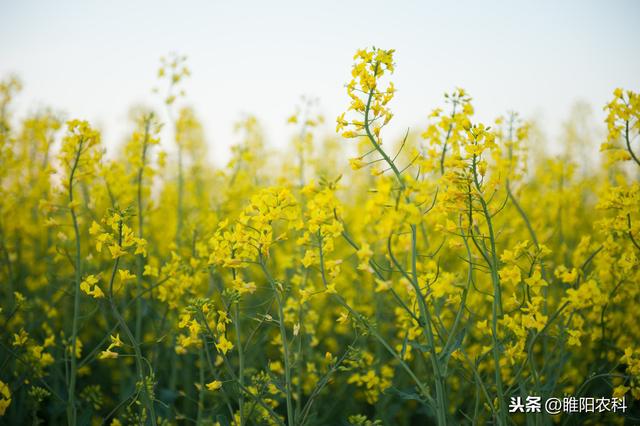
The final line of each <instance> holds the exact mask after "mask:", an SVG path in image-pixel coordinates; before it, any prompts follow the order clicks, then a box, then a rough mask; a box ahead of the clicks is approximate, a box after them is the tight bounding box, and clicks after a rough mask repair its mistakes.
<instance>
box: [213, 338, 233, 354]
mask: <svg viewBox="0 0 640 426" xmlns="http://www.w3.org/2000/svg"><path fill="white" fill-rule="evenodd" d="M216 349H217V350H218V352H221V353H222V354H223V355H226V354H227V352H229V351H230V350H231V349H233V344H232V343H231V342H230V341H228V340H227V338H226V337H225V335H224V334H222V335H221V336H220V337H219V338H218V343H216Z"/></svg>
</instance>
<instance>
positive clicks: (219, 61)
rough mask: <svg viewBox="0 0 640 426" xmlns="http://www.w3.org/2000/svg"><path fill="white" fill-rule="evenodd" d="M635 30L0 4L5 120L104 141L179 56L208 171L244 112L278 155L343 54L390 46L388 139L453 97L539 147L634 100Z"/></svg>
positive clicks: (585, 19) (614, 4) (511, 4)
mask: <svg viewBox="0 0 640 426" xmlns="http://www.w3.org/2000/svg"><path fill="white" fill-rule="evenodd" d="M639 21H640V2H639V1H598V2H596V1H539V0H538V1H521V2H516V1H456V2H449V1H444V0H441V1H439V2H427V1H424V2H400V1H395V2H391V1H381V2H378V1H372V0H369V1H366V2H360V1H325V0H323V1H315V2H305V1H300V0H298V1H286V2H285V1H272V2H268V1H255V2H249V1H227V2H218V1H207V2H205V1H187V0H185V1H159V0H154V1H147V0H135V1H134V0H128V1H121V0H110V1H104V0H103V1H95V0H82V1H80V0H78V1H62V0H61V1H32V0H21V1H7V0H0V77H4V76H6V75H7V74H9V73H16V74H18V75H19V76H20V77H21V79H22V80H23V83H24V85H25V90H24V91H23V92H22V94H21V95H20V97H19V100H18V104H17V105H18V113H19V114H18V115H19V116H20V114H24V113H25V112H27V111H33V110H37V109H38V108H41V107H43V106H51V107H53V108H54V109H56V110H59V111H63V112H65V113H66V114H67V117H78V118H84V119H88V120H90V121H92V122H93V123H95V124H96V125H97V126H99V127H100V128H101V129H102V130H103V138H104V140H105V141H106V143H107V144H109V145H113V144H115V143H119V142H120V141H121V140H122V139H123V138H124V137H125V136H126V133H127V130H128V129H129V124H128V121H127V111H128V110H129V107H130V106H131V105H132V104H136V103H141V102H142V103H147V104H151V105H156V106H159V107H160V106H161V104H160V100H159V99H158V97H157V96H154V95H152V94H151V88H152V87H153V86H155V85H156V83H157V82H156V72H157V68H158V65H159V57H160V56H162V55H166V54H167V53H168V52H172V51H174V52H179V53H183V54H186V55H187V56H188V58H189V59H188V64H189V66H190V68H191V70H192V73H193V75H192V77H191V79H190V80H189V81H188V82H187V84H186V85H185V88H186V91H187V101H188V103H189V104H191V105H192V106H193V107H194V108H195V109H196V112H197V113H198V115H199V117H200V118H201V119H202V121H203V122H204V125H205V130H206V134H207V140H208V143H209V146H210V147H211V152H212V154H211V155H212V158H215V159H216V160H218V162H221V161H222V160H224V159H226V158H228V147H229V145H230V144H231V143H232V142H234V141H236V140H237V138H236V137H235V136H234V135H233V132H232V125H233V123H234V122H235V121H236V120H237V119H238V118H240V117H241V116H242V114H243V113H252V114H255V115H257V116H258V118H259V119H260V120H261V121H262V123H263V125H264V127H265V129H266V131H267V136H268V139H269V141H270V143H271V144H272V145H273V146H274V147H278V146H283V145H284V144H285V143H286V141H287V140H288V137H289V135H290V134H291V133H292V129H291V128H290V127H288V126H287V125H286V124H285V121H286V118H287V117H288V115H290V114H291V113H292V112H293V110H294V108H295V105H296V104H297V103H298V101H299V98H300V96H301V95H310V96H315V97H319V98H320V104H321V109H322V111H323V112H324V113H325V115H326V116H327V119H328V122H329V123H328V125H327V130H328V131H333V127H334V123H335V121H334V120H335V117H336V116H337V115H338V114H339V113H340V112H342V111H343V110H344V108H345V107H346V106H347V104H348V98H347V96H346V93H345V90H344V84H345V83H347V81H348V80H349V76H350V67H351V63H352V56H353V53H354V52H355V50H356V49H358V48H361V47H366V46H371V45H375V46H378V47H382V48H387V49H388V48H394V49H396V50H397V53H396V64H397V71H396V73H395V74H394V76H393V80H394V81H395V84H396V87H397V89H398V92H397V95H396V98H395V99H394V100H393V102H392V104H391V106H392V109H393V111H394V112H395V115H396V116H395V118H394V124H393V126H392V127H391V128H390V129H389V131H390V132H391V134H392V135H394V134H397V135H399V134H401V133H402V132H403V130H404V129H406V128H407V127H411V128H412V129H422V128H423V127H424V126H425V122H426V116H427V114H428V113H429V112H430V111H431V110H432V109H433V108H435V107H437V106H442V105H443V98H442V95H443V93H444V92H445V91H450V90H451V89H453V88H454V87H456V86H460V87H464V88H465V89H467V91H469V92H470V93H471V95H472V96H473V98H474V100H475V102H474V104H475V107H476V111H477V117H478V118H479V119H481V120H486V121H488V120H491V119H492V118H493V117H495V116H497V115H500V114H504V113H505V112H506V111H509V110H516V111H519V112H520V113H521V114H522V115H523V116H524V117H535V118H536V119H538V120H539V121H540V123H541V125H542V127H543V129H544V130H545V132H546V133H547V134H548V135H549V136H550V137H553V136H554V135H556V134H558V132H559V129H560V125H561V123H562V121H563V120H564V119H565V118H566V117H567V115H568V113H569V110H570V108H571V105H572V104H573V103H574V102H575V101H577V100H584V101H587V102H588V103H589V104H591V105H592V106H593V108H594V111H595V112H596V117H597V118H598V119H601V118H602V111H601V108H602V106H603V105H604V103H605V102H607V100H609V99H610V97H611V92H612V91H613V89H614V88H615V87H619V86H620V87H624V88H629V89H633V90H639V89H640V48H639V47H638V46H639V42H640V25H639V24H638V22H639Z"/></svg>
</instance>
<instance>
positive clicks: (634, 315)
mask: <svg viewBox="0 0 640 426" xmlns="http://www.w3.org/2000/svg"><path fill="white" fill-rule="evenodd" d="M394 53H395V52H394V50H384V49H379V48H365V49H362V50H358V51H357V52H356V53H355V56H354V58H353V64H348V63H345V64H344V79H345V81H346V82H347V84H346V87H345V93H344V113H343V114H341V115H340V116H339V117H338V118H337V120H336V122H335V123H336V129H335V130H336V132H335V133H329V134H327V132H325V131H324V130H322V129H323V128H324V127H323V126H322V123H323V122H324V119H323V117H321V116H319V115H318V113H317V112H316V109H315V108H314V106H313V103H312V102H303V103H301V104H300V105H299V106H298V107H297V108H296V107H295V105H293V106H292V108H291V110H292V111H294V113H293V114H292V115H291V117H290V118H289V119H288V121H289V123H290V124H289V125H290V127H291V129H292V130H293V132H294V133H295V135H296V136H295V138H293V140H291V141H290V144H289V145H288V146H287V148H286V149H282V150H279V151H277V152H273V151H272V150H270V149H268V148H267V146H266V145H265V142H264V140H265V138H264V133H263V130H262V128H261V125H260V122H259V120H258V119H257V118H256V117H253V116H247V117H246V118H244V119H243V120H242V121H240V122H238V123H237V124H236V131H237V135H238V138H239V141H240V142H238V143H237V144H235V145H234V146H233V147H232V157H231V160H230V161H229V162H228V164H227V165H226V166H225V167H222V168H215V167H213V166H211V165H210V164H209V163H208V162H207V161H206V158H207V155H206V149H207V146H206V144H205V142H204V134H203V128H202V124H201V122H200V121H199V118H198V115H197V113H196V111H194V110H193V109H191V108H188V107H180V105H181V104H182V103H181V102H180V99H181V98H182V97H183V96H185V95H184V93H183V83H184V81H185V79H187V78H189V76H190V71H189V68H188V67H187V63H186V61H185V58H184V57H181V56H171V57H168V58H165V59H163V61H162V63H161V68H160V71H159V73H158V74H159V85H160V90H159V93H162V96H163V102H164V109H162V110H158V111H152V110H142V109H140V110H136V111H135V113H134V114H133V120H132V122H131V126H130V137H129V139H128V142H127V143H126V144H124V145H121V146H109V149H108V150H107V149H106V148H105V146H104V144H103V143H102V142H101V134H100V132H99V131H98V130H97V127H96V125H95V124H93V123H90V122H87V121H83V120H79V119H71V120H68V121H63V120H62V119H61V118H60V117H59V116H58V115H57V114H55V113H52V112H48V111H44V112H43V111H41V112H39V113H37V114H31V115H28V116H25V117H18V116H16V115H15V114H14V113H13V103H12V102H13V100H14V99H15V97H16V96H17V95H18V93H19V91H20V90H21V83H20V81H18V80H17V79H16V78H7V79H5V80H3V82H2V83H1V85H0V111H1V114H2V115H1V116H0V200H1V201H0V283H1V285H0V309H1V310H0V324H2V325H1V329H2V335H1V339H0V365H1V366H2V368H1V369H0V424H6V425H26V424H34V425H35V424H67V425H69V426H76V425H87V424H91V425H112V426H116V425H137V424H145V425H174V424H180V425H182V424H196V425H236V426H244V425H263V424H268V425H287V426H303V425H348V424H351V425H367V426H369V425H428V424H434V425H457V424H474V425H475V424H479V425H481V424H495V425H511V424H527V425H546V424H582V423H588V424H638V423H639V422H640V405H639V403H638V400H640V327H638V323H639V320H640V309H639V306H640V262H639V260H638V259H639V258H640V180H639V178H640V95H639V94H638V93H637V92H634V91H632V90H626V89H620V88H613V87H612V88H611V90H612V94H611V97H610V102H609V103H608V104H607V105H603V107H604V108H605V111H606V117H607V118H606V123H605V125H606V129H607V134H606V138H604V139H603V140H600V141H599V143H601V146H600V154H599V156H600V158H599V159H597V161H596V159H594V158H591V159H590V161H591V162H592V164H583V163H581V161H582V160H581V158H583V157H581V156H579V155H578V154H577V153H578V152H579V151H580V150H581V149H583V148H584V147H582V146H580V145H579V142H578V141H577V140H576V138H572V135H571V132H567V133H566V135H565V137H564V139H563V140H560V141H558V145H559V146H561V152H560V153H559V154H553V155H552V154H549V153H546V152H545V151H544V149H542V148H540V147H539V146H537V145H536V143H535V141H536V138H535V137H533V136H532V135H533V134H534V133H535V131H536V126H535V125H534V124H533V123H530V122H528V121H526V120H524V119H523V118H521V117H520V116H519V115H518V114H517V113H509V114H507V115H505V116H502V117H496V118H495V120H494V121H492V122H487V123H480V122H478V120H477V119H476V118H475V116H474V105H473V100H472V97H471V95H470V94H469V93H467V92H466V91H465V90H464V89H461V88H456V89H454V90H453V91H451V92H450V93H449V94H447V95H445V97H444V98H443V99H442V101H441V103H440V104H439V105H433V106H432V107H433V112H432V114H431V115H430V116H429V117H425V119H424V122H423V124H422V129H420V131H419V132H408V131H407V134H406V135H405V136H404V137H403V138H401V139H400V140H394V139H393V138H391V137H389V136H387V134H386V133H385V130H386V126H387V125H388V124H389V123H391V122H393V120H394V115H393V112H392V111H393V99H394V94H395V92H396V88H395V86H394V82H393V81H394V75H393V73H394V70H395V68H396V67H402V66H403V63H400V62H399V63H396V62H395V60H394ZM349 67H351V69H350V70H349ZM345 81H336V82H335V84H336V85H341V84H343V83H344V82H345ZM403 89H405V90H410V89H411V88H403ZM332 121H333V120H332ZM163 127H164V130H168V132H166V134H169V135H171V138H170V140H162V141H161V135H164V134H165V132H164V130H162V128H163ZM331 127H333V126H331ZM161 142H162V145H163V146H164V147H171V150H170V152H168V153H167V152H164V151H163V148H162V146H161ZM174 148H175V149H174ZM354 153H356V154H354ZM549 401H552V402H553V403H554V404H555V401H559V402H560V404H561V405H560V409H557V410H556V409H554V406H552V405H550V403H549ZM536 404H540V407H538V406H537V405H536ZM582 404H585V405H582ZM588 404H592V405H591V407H590V406H589V405H588ZM605 404H606V406H605ZM620 404H623V405H620ZM590 408H591V410H590ZM625 421H626V423H625Z"/></svg>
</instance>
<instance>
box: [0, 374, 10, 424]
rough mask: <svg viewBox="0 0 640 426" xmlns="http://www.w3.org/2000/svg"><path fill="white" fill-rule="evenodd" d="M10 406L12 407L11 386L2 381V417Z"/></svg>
mask: <svg viewBox="0 0 640 426" xmlns="http://www.w3.org/2000/svg"><path fill="white" fill-rule="evenodd" d="M9 405H11V391H10V390H9V386H8V385H7V384H6V383H5V382H3V381H2V380H0V416H4V413H5V412H6V411H7V408H8V407H9Z"/></svg>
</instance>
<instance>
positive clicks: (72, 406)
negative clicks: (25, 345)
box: [67, 139, 84, 426]
mask: <svg viewBox="0 0 640 426" xmlns="http://www.w3.org/2000/svg"><path fill="white" fill-rule="evenodd" d="M83 143H84V140H83V139H80V142H79V144H78V150H77V151H76V155H75V158H74V161H73V166H72V167H71V173H69V183H68V185H69V210H70V211H71V220H72V221H73V232H74V235H75V242H76V257H75V283H74V295H73V322H72V325H71V351H70V352H71V353H70V354H69V356H70V357H71V371H70V377H69V395H68V402H67V423H68V424H69V426H75V425H76V423H77V409H76V402H75V394H76V378H77V373H78V367H77V361H76V345H77V341H78V317H79V316H80V280H81V279H82V270H81V267H82V260H81V257H80V228H79V226H78V217H77V215H76V210H75V207H74V206H73V178H74V176H75V173H76V170H77V169H78V163H79V161H80V154H82V145H83Z"/></svg>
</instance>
